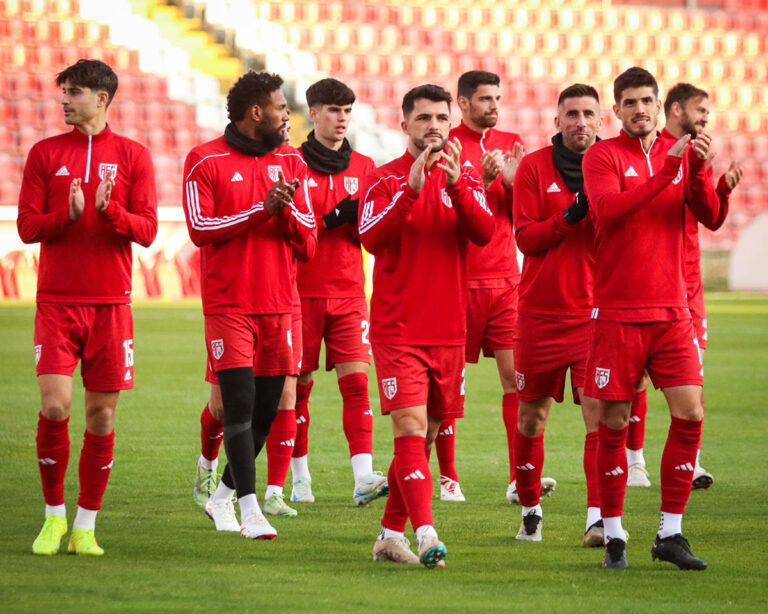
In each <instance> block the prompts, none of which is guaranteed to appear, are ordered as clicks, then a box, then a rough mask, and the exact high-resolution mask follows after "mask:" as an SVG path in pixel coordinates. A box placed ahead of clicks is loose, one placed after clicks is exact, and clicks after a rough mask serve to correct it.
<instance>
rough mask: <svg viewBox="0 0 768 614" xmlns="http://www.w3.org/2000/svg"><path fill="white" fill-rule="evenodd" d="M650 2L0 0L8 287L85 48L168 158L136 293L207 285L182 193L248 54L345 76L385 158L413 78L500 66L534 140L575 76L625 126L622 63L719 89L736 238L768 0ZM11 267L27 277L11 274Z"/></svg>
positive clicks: (719, 236) (359, 138) (751, 186)
mask: <svg viewBox="0 0 768 614" xmlns="http://www.w3.org/2000/svg"><path fill="white" fill-rule="evenodd" d="M643 4H644V6H638V3H636V2H613V4H610V3H606V2H595V1H594V0H576V1H574V2H563V1H561V0H554V1H550V2H534V1H533V0H520V1H517V2H505V1H502V0H497V1H488V2H483V3H477V2H473V1H471V0H451V1H448V0H430V1H427V0H414V1H410V2H403V1H402V0H380V1H374V0H359V1H357V2H342V1H339V0H303V1H299V0H286V1H281V2H278V1H277V0H227V1H226V2H225V1H219V0H175V1H168V2H164V1H160V0H110V2H103V1H101V0H79V1H78V0H0V142H2V144H3V147H2V149H1V150H0V259H1V260H2V263H3V264H2V279H3V294H4V295H5V296H9V295H11V296H21V297H26V298H31V297H32V296H34V287H33V286H34V284H33V283H32V287H31V288H27V286H26V285H25V283H26V282H28V281H29V280H30V279H32V280H33V279H34V270H33V269H34V260H35V251H34V249H31V248H30V247H29V246H24V245H22V244H21V242H20V240H19V239H18V237H17V236H16V234H15V227H14V225H13V221H14V220H15V204H16V199H17V196H18V188H19V183H20V179H21V171H22V168H23V164H24V160H25V158H26V154H27V152H28V151H29V148H30V147H31V145H32V144H33V143H35V142H36V141H38V140H39V139H41V138H44V137H45V136H49V135H52V134H56V133H59V132H61V131H64V130H66V129H67V128H66V126H64V124H63V123H62V121H61V116H60V115H59V114H58V113H56V112H55V109H56V106H57V104H58V95H57V92H56V90H55V87H54V85H53V75H55V73H56V72H58V71H59V70H61V69H62V68H64V67H65V66H66V65H68V64H70V63H73V62H74V61H76V60H77V59H78V58H80V57H92V58H100V59H103V60H104V61H106V62H108V63H109V64H111V65H112V66H113V67H114V68H115V69H116V71H117V72H118V74H119V76H120V89H119V93H118V97H117V98H116V100H115V103H114V104H113V108H112V109H110V123H111V125H112V126H113V127H114V128H115V130H117V131H118V132H120V133H122V134H125V135H126V136H129V137H131V138H134V139H136V140H138V141H140V142H142V143H145V144H146V145H148V146H149V147H150V148H151V149H152V153H153V159H154V161H155V166H156V174H157V181H158V197H159V202H160V206H161V209H160V219H161V220H162V224H163V228H162V229H161V233H160V235H159V237H158V240H157V241H156V243H155V245H153V247H152V248H150V249H149V250H138V252H139V255H138V257H137V263H136V267H135V269H136V280H135V282H136V283H135V288H136V297H137V298H141V297H142V296H145V295H146V296H154V295H162V296H172V297H177V296H186V295H189V294H190V293H194V292H195V289H196V287H197V286H196V284H197V283H199V279H195V277H194V272H191V271H190V267H194V264H195V256H194V254H192V253H187V252H186V251H185V250H186V230H185V226H184V223H183V216H182V214H181V213H182V212H181V210H180V207H179V204H180V202H181V187H180V186H181V177H180V174H181V168H182V164H183V157H184V155H185V154H186V153H187V151H188V150H189V149H190V148H191V147H192V146H193V145H195V144H196V143H199V142H202V141H204V140H208V139H210V138H213V137H214V136H215V135H217V134H219V133H220V131H221V129H222V128H223V126H224V125H225V123H226V112H225V102H224V98H223V95H222V93H223V92H226V90H227V89H228V87H229V84H231V82H232V81H233V79H235V78H237V76H238V75H239V74H240V73H241V72H242V71H244V70H247V69H248V68H255V69H267V70H270V71H274V72H279V73H280V74H282V75H283V76H284V77H285V78H286V88H285V89H286V93H287V95H288V97H289V100H290V101H291V102H292V104H293V106H294V107H295V109H296V110H301V109H302V107H304V100H303V93H304V90H305V89H306V86H307V85H309V83H311V82H313V81H314V80H316V79H318V78H321V77H323V76H327V75H331V76H335V77H338V78H340V79H342V80H344V81H346V82H347V83H348V84H349V85H350V86H351V87H352V88H353V89H354V90H355V91H356V93H357V95H358V101H359V103H358V104H356V105H355V117H354V121H353V128H352V130H351V132H350V140H352V142H353V145H354V146H355V147H356V148H357V149H359V150H360V151H362V152H363V153H366V154H368V155H370V156H371V157H373V158H374V159H375V160H376V161H377V162H380V163H381V162H384V161H386V160H388V159H391V158H392V157H394V156H396V155H399V153H400V151H401V148H402V143H403V141H402V137H401V135H400V133H399V121H400V112H399V101H400V100H401V98H402V96H403V94H404V93H405V92H406V91H407V90H408V89H410V88H411V87H413V86H414V85H416V84H419V83H423V82H425V81H431V82H435V83H438V84H440V85H443V86H444V87H446V88H448V89H449V90H450V91H454V90H455V82H456V78H457V76H458V74H460V73H461V72H463V71H465V70H470V69H474V68H483V69H486V70H491V71H494V72H497V73H499V74H500V75H501V76H502V80H503V85H504V92H505V100H504V108H503V110H502V113H501V122H500V126H499V127H500V128H501V129H504V130H512V131H515V132H519V133H521V135H522V136H523V139H524V141H525V143H526V147H527V149H528V151H532V150H534V149H537V148H538V147H541V146H543V145H545V144H546V143H547V142H548V138H549V135H550V133H551V131H552V111H551V107H552V103H553V101H554V100H555V98H556V96H557V93H558V92H559V90H560V89H562V87H564V86H565V85H568V84H570V83H572V82H575V81H585V82H589V83H592V84H594V85H595V86H597V87H598V91H599V92H600V95H601V98H602V100H603V105H604V111H605V113H604V130H603V135H605V136H607V135H611V134H615V132H616V130H617V129H618V123H617V121H616V120H615V119H614V117H613V114H612V112H611V110H610V102H611V101H612V91H611V84H612V81H613V78H614V76H615V75H616V74H618V73H619V72H620V71H622V70H624V69H625V68H626V67H628V66H630V65H634V64H639V65H643V66H645V67H646V68H648V69H649V70H651V71H652V72H654V73H655V74H656V75H657V76H658V78H659V80H660V82H661V83H662V84H663V85H664V86H667V87H668V86H671V85H672V84H674V83H675V82H677V81H684V80H687V81H691V82H694V83H696V84H697V85H699V86H701V87H703V88H705V89H707V90H708V91H709V92H710V100H711V103H712V107H713V113H712V115H711V117H710V120H711V123H710V128H711V131H712V132H713V133H714V136H715V138H716V142H717V147H716V149H717V151H718V156H717V158H716V160H715V163H716V169H717V170H718V171H719V172H720V171H722V170H724V168H725V166H726V164H727V162H728V161H729V160H730V159H734V158H736V159H740V160H742V161H743V162H744V163H745V165H746V167H747V173H746V175H745V177H744V180H743V182H742V185H741V186H740V187H739V189H738V190H737V192H735V193H734V196H733V198H732V214H731V216H730V217H729V219H728V220H727V222H726V225H725V227H724V228H723V229H721V230H720V231H719V232H717V233H716V234H713V233H709V232H707V231H702V245H703V247H704V248H706V249H730V248H731V247H732V245H733V244H734V242H735V239H736V238H737V236H738V234H739V233H740V232H741V230H742V229H743V228H744V227H745V226H746V225H748V224H749V223H750V221H751V220H752V219H753V218H754V217H755V216H756V215H758V214H759V213H761V212H766V210H768V139H766V138H765V136H764V135H765V134H766V133H767V132H768V64H767V63H766V62H765V57H766V51H767V50H766V46H767V45H768V42H767V40H766V37H765V32H766V31H768V6H767V5H768V2H766V1H765V0H748V1H736V0H719V1H718V0H698V6H699V8H698V9H686V8H684V6H683V5H684V4H685V3H684V2H683V1H682V0H680V1H672V2H661V1H656V2H644V3H643ZM456 119H458V114H457V115H456ZM307 131H308V123H307V120H306V118H305V117H304V114H303V113H300V112H295V113H294V114H293V116H292V135H293V138H294V142H295V143H296V144H298V143H299V142H301V140H303V136H304V134H306V132H307ZM169 246H172V248H171V247H169ZM16 252H19V253H20V254H21V255H20V256H13V254H15V253H16ZM25 267H26V268H25ZM27 273H29V274H27ZM14 275H16V276H17V277H18V276H21V277H22V278H23V279H24V280H25V283H16V284H15V285H14V283H13V278H14ZM27 285H28V284H27ZM170 288H173V290H172V291H171V290H169V289H170Z"/></svg>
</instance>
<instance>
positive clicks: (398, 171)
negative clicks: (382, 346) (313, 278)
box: [360, 151, 494, 346]
mask: <svg viewBox="0 0 768 614" xmlns="http://www.w3.org/2000/svg"><path fill="white" fill-rule="evenodd" d="M413 162H414V158H413V156H412V155H411V154H410V153H409V152H408V151H406V152H405V154H403V156H401V157H400V158H397V159H396V160H393V161H392V162H389V163H388V164H385V165H384V166H382V167H380V168H378V169H375V170H374V171H372V172H371V174H370V175H368V178H367V180H366V184H367V187H366V190H365V199H364V204H363V206H361V207H360V240H361V241H362V243H363V246H364V247H365V249H367V250H368V251H369V252H370V253H371V254H373V255H374V256H375V257H376V261H375V264H374V267H373V297H372V299H371V339H372V340H373V341H375V342H378V343H389V344H400V345H453V346H455V345H464V343H465V340H466V328H467V327H466V303H467V298H466V296H467V292H466V291H467V271H466V260H467V243H468V242H469V241H472V242H473V243H475V244H477V245H483V244H485V243H488V241H490V239H491V235H492V234H493V228H494V221H493V214H492V213H491V210H490V209H489V208H488V205H487V204H486V200H485V190H484V189H483V184H482V181H481V180H480V176H479V175H478V174H477V172H476V171H475V169H474V168H473V167H472V166H471V165H465V166H462V170H461V175H460V177H459V180H458V181H457V182H456V183H455V184H454V185H453V186H448V185H447V184H446V175H445V172H444V171H442V170H441V169H439V168H437V164H433V165H432V168H431V169H426V171H425V176H426V179H425V183H424V186H423V187H422V189H421V191H420V192H419V193H418V194H417V193H416V192H414V191H413V190H412V189H411V187H410V186H409V185H408V176H409V174H410V170H411V165H412V164H413Z"/></svg>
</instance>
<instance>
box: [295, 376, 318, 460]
mask: <svg viewBox="0 0 768 614" xmlns="http://www.w3.org/2000/svg"><path fill="white" fill-rule="evenodd" d="M314 383H315V382H314V380H313V381H311V382H309V384H297V385H296V445H294V447H293V457H294V458H301V457H302V456H306V455H307V453H308V452H309V393H310V392H312V384H314Z"/></svg>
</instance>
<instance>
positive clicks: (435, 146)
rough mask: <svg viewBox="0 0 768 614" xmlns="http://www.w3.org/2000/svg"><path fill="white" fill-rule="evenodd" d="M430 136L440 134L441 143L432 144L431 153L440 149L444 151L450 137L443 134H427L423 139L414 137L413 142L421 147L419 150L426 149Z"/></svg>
mask: <svg viewBox="0 0 768 614" xmlns="http://www.w3.org/2000/svg"><path fill="white" fill-rule="evenodd" d="M428 136H439V137H440V143H438V144H434V143H433V144H432V149H431V150H430V153H435V152H438V151H443V148H444V147H445V144H446V143H447V142H448V137H446V136H443V135H442V134H437V133H432V134H425V135H424V138H421V139H413V144H414V145H416V147H417V148H418V149H419V151H424V150H425V149H426V148H427V137H428Z"/></svg>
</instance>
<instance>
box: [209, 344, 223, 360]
mask: <svg viewBox="0 0 768 614" xmlns="http://www.w3.org/2000/svg"><path fill="white" fill-rule="evenodd" d="M211 352H212V353H213V357H214V358H215V359H216V360H218V359H219V358H221V357H222V356H224V339H212V340H211Z"/></svg>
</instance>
